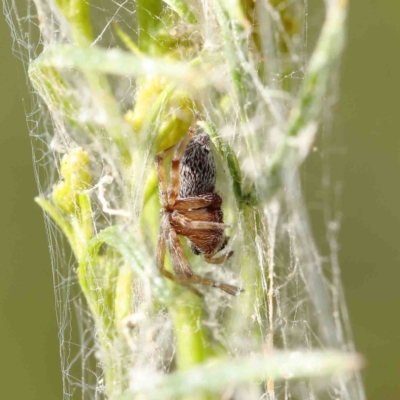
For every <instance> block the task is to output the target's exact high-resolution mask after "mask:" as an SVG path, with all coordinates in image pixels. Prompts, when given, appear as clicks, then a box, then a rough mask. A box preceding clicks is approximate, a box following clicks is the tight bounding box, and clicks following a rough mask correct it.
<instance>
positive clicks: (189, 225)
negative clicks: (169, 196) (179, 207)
mask: <svg viewBox="0 0 400 400" xmlns="http://www.w3.org/2000/svg"><path fill="white" fill-rule="evenodd" d="M171 218H172V219H173V220H174V221H175V222H178V223H179V225H181V226H182V227H184V228H186V229H210V230H221V229H225V228H230V227H231V225H228V224H222V223H220V222H211V221H192V220H191V219H189V218H188V217H186V216H184V215H182V214H179V212H178V211H174V212H173V213H172V214H171Z"/></svg>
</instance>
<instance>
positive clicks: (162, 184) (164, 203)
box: [156, 145, 176, 208]
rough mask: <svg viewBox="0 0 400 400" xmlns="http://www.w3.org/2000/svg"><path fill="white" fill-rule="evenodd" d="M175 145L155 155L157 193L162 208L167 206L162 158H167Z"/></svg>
mask: <svg viewBox="0 0 400 400" xmlns="http://www.w3.org/2000/svg"><path fill="white" fill-rule="evenodd" d="M175 148H176V145H174V146H171V147H169V148H168V149H166V150H163V151H160V152H159V153H157V154H156V170H157V175H158V191H159V193H160V203H161V205H162V206H163V208H165V207H167V205H168V184H167V177H166V176H165V167H164V158H165V157H168V156H169V155H170V154H172V153H173V151H174V150H175Z"/></svg>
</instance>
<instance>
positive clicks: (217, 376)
mask: <svg viewBox="0 0 400 400" xmlns="http://www.w3.org/2000/svg"><path fill="white" fill-rule="evenodd" d="M362 365H363V360H362V358H361V357H360V356H359V355H357V354H350V353H342V352H336V351H326V352H322V351H321V352H302V351H293V352H289V351H285V352H273V353H270V354H268V355H255V356H251V357H246V358H238V359H234V360H232V359H229V360H224V361H215V362H210V363H207V364H202V365H201V366H198V367H194V368H191V369H190V370H187V371H180V372H175V373H172V374H170V375H167V376H166V377H165V378H162V379H160V380H158V381H157V380H151V381H147V382H143V384H142V386H141V387H140V388H138V389H136V390H130V391H127V392H126V393H125V394H124V395H123V396H122V397H121V398H120V400H131V399H134V398H136V397H135V396H138V397H137V398H139V396H140V395H141V396H143V398H145V399H146V400H151V399H157V400H158V399H163V400H167V399H176V398H179V396H186V395H189V394H191V393H196V392H198V391H201V390H207V391H208V392H213V393H218V392H221V391H223V390H224V389H225V388H226V387H227V386H228V385H238V384H242V383H250V382H258V381H261V380H266V379H274V380H287V379H299V378H313V377H322V376H329V375H335V374H342V373H345V372H347V373H348V372H351V371H355V370H358V369H359V368H361V367H362Z"/></svg>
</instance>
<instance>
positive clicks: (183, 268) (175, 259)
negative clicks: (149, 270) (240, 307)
mask: <svg viewBox="0 0 400 400" xmlns="http://www.w3.org/2000/svg"><path fill="white" fill-rule="evenodd" d="M168 233H169V235H168V236H169V240H168V246H169V253H170V254H171V258H172V265H173V267H174V271H175V273H176V275H177V276H178V278H179V280H180V281H182V282H187V283H198V284H201V285H205V286H211V287H215V288H219V289H221V290H223V291H224V292H226V293H229V294H231V295H232V296H238V295H239V294H240V292H241V289H239V288H238V287H236V286H232V285H228V284H226V283H222V282H217V281H214V280H212V279H208V278H204V277H202V276H198V275H196V274H195V273H194V272H193V271H192V269H191V268H190V265H189V262H188V260H187V258H186V255H185V252H184V250H183V246H182V244H181V242H180V241H179V238H178V235H177V233H176V232H175V231H174V230H173V229H171V228H169V229H168Z"/></svg>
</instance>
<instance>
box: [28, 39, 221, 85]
mask: <svg viewBox="0 0 400 400" xmlns="http://www.w3.org/2000/svg"><path fill="white" fill-rule="evenodd" d="M44 67H52V68H55V69H63V70H68V69H71V68H72V69H76V70H78V71H82V72H85V73H87V72H97V73H99V72H100V73H105V74H114V75H121V76H136V77H137V76H142V75H149V74H154V75H161V76H165V77H168V78H170V79H171V80H173V81H174V82H175V83H176V84H177V85H178V86H180V87H184V88H188V89H189V88H190V89H192V90H193V91H197V90H199V89H202V88H205V87H207V86H210V85H214V86H216V87H217V88H219V89H221V79H220V73H221V71H220V69H219V68H218V65H212V66H211V65H210V66H208V67H207V66H203V67H201V66H198V67H196V68H195V67H193V66H191V65H190V64H184V63H180V62H172V61H167V60H165V59H161V58H151V57H137V56H136V55H134V54H131V53H128V52H124V51H121V50H118V49H112V50H105V49H101V48H100V47H96V46H92V47H90V48H79V47H76V46H71V45H56V46H52V47H49V48H47V49H46V51H45V52H43V53H42V54H41V55H40V56H39V57H38V58H37V59H36V60H35V61H33V62H32V64H31V66H30V69H29V75H30V76H35V73H36V71H37V70H39V71H40V70H42V69H43V68H44Z"/></svg>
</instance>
